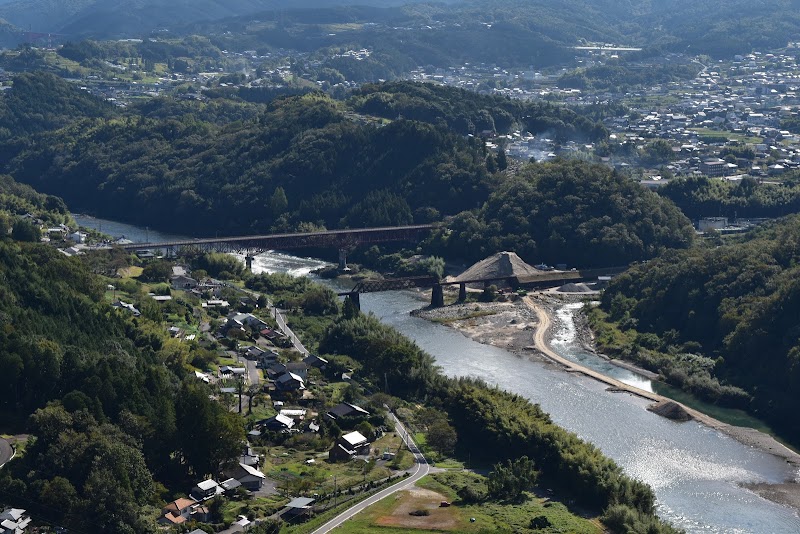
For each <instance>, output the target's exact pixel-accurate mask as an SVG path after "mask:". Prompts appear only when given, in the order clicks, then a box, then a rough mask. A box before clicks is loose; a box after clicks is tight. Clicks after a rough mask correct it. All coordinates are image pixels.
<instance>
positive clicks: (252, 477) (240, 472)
mask: <svg viewBox="0 0 800 534" xmlns="http://www.w3.org/2000/svg"><path fill="white" fill-rule="evenodd" d="M225 474H226V476H228V477H230V478H233V479H236V480H238V481H239V483H240V484H241V485H242V486H243V487H244V488H245V489H248V490H250V491H258V490H260V489H261V486H263V485H264V480H265V479H266V478H267V477H266V475H264V473H262V472H261V471H259V470H258V469H256V468H255V467H252V466H249V465H245V464H241V463H240V464H238V465H237V466H236V467H234V468H233V469H228V470H226V471H225Z"/></svg>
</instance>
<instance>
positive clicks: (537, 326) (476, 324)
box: [413, 293, 800, 510]
mask: <svg viewBox="0 0 800 534" xmlns="http://www.w3.org/2000/svg"><path fill="white" fill-rule="evenodd" d="M583 296H585V295H553V294H552V293H550V294H534V295H531V296H528V297H525V298H523V299H519V300H517V302H514V303H491V304H476V303H469V304H457V305H452V306H447V307H445V308H438V309H424V310H418V311H416V312H413V313H414V315H417V316H419V317H422V318H425V319H428V320H433V321H436V322H440V323H443V324H447V325H449V326H451V327H453V328H456V329H457V330H459V331H460V332H461V333H463V334H464V335H466V336H467V337H469V338H471V339H474V340H475V341H477V342H479V343H483V344H486V345H492V346H496V347H501V348H504V349H506V350H509V351H510V352H513V353H515V354H518V355H524V356H537V357H539V358H541V359H542V360H543V361H546V362H550V363H554V364H556V365H559V366H560V367H562V368H564V369H565V370H566V371H568V372H577V373H581V374H584V375H586V376H589V377H591V378H594V379H595V380H599V381H600V382H603V383H605V384H607V385H608V386H609V390H611V391H617V392H626V393H630V394H632V395H637V396H639V397H643V398H646V399H648V400H651V401H653V403H654V404H653V405H652V406H651V410H652V411H654V412H655V413H658V414H659V415H662V416H665V417H670V418H672V419H676V420H689V419H695V420H697V421H699V422H701V423H703V424H705V425H708V426H710V427H711V428H714V429H717V430H719V431H720V432H724V433H725V434H727V435H729V436H731V437H732V438H734V439H736V440H737V441H739V442H741V443H744V444H745V445H748V446H751V447H755V448H757V449H760V450H762V451H764V452H767V453H770V454H773V455H775V456H778V457H779V458H783V459H784V460H786V461H787V462H789V463H791V464H793V465H795V466H800V455H799V454H797V453H796V452H794V451H792V450H791V449H789V448H787V447H786V446H784V445H783V444H781V443H779V442H778V441H776V440H775V439H774V438H773V437H772V436H769V435H767V434H764V433H763V432H759V431H757V430H754V429H751V428H744V427H737V426H733V425H729V424H727V423H723V422H722V421H719V420H717V419H714V418H713V417H710V416H708V415H706V414H704V413H701V412H699V411H697V410H695V409H693V408H690V407H688V406H685V405H682V404H680V403H677V402H675V401H673V400H671V399H668V398H666V397H663V396H661V395H658V394H657V393H652V392H649V391H644V390H640V389H638V388H636V387H633V386H630V385H628V384H624V383H622V382H620V381H618V380H615V379H613V378H609V377H607V376H605V375H602V374H600V373H598V372H596V371H593V370H591V369H588V368H586V367H584V366H582V365H579V364H576V363H574V362H572V361H569V360H566V359H564V358H562V357H561V356H559V355H558V354H557V353H555V352H554V351H553V350H552V349H551V348H550V345H549V341H550V339H551V334H550V327H551V325H552V317H553V316H554V314H555V310H556V309H558V308H559V307H561V306H563V305H564V304H566V303H569V302H577V301H579V300H580V299H581V298H582V297H583ZM577 326H578V336H579V340H580V342H581V343H582V344H583V345H584V346H585V347H586V348H587V349H588V350H593V349H592V346H591V345H592V336H591V332H590V331H589V330H588V327H586V326H585V325H581V324H578V325H577ZM613 363H615V364H618V365H620V364H621V365H620V366H621V367H625V368H628V369H630V370H633V371H635V372H639V373H641V374H643V375H645V376H649V377H650V378H651V379H653V378H656V376H657V375H655V374H654V373H651V372H649V371H645V370H643V369H638V368H637V367H636V366H634V365H632V364H626V363H625V362H617V361H613ZM745 487H746V488H748V489H750V490H751V491H754V492H756V493H758V494H759V495H761V496H762V497H764V498H766V499H769V500H771V501H774V502H777V503H780V504H783V505H785V506H790V507H793V508H795V509H797V510H800V484H799V483H798V481H797V480H792V481H786V483H785V484H765V483H753V484H746V485H745Z"/></svg>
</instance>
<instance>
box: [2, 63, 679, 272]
mask: <svg viewBox="0 0 800 534" xmlns="http://www.w3.org/2000/svg"><path fill="white" fill-rule="evenodd" d="M45 81H49V78H46V79H45ZM384 89H385V90H384ZM367 102H372V103H371V104H369V103H367ZM379 103H380V106H383V107H380V106H379V105H378V104H379ZM348 104H349V106H352V107H348V105H345V104H342V103H341V102H337V101H334V100H331V99H329V98H327V97H324V96H322V95H319V94H308V95H305V96H296V97H289V98H284V99H278V100H275V101H273V102H271V103H269V104H267V105H256V104H236V103H235V102H234V101H231V100H226V99H218V100H214V101H212V102H211V103H208V104H203V103H181V104H175V103H171V101H169V100H159V101H153V102H151V103H148V104H145V105H142V106H140V107H134V108H132V109H130V110H128V111H126V112H124V113H122V114H119V113H117V114H115V115H114V116H112V117H111V118H108V119H104V118H99V119H90V118H84V119H81V120H79V121H77V122H75V123H73V124H72V125H70V126H67V127H65V128H63V129H59V130H52V131H49V132H42V133H40V134H37V135H34V136H31V137H29V138H27V139H26V140H25V141H15V142H9V143H6V144H5V145H2V144H0V150H3V151H4V152H5V153H6V154H7V155H8V159H9V162H8V164H7V170H8V171H9V172H10V174H12V175H13V176H14V177H15V178H16V179H17V180H20V181H22V182H25V183H29V184H32V185H34V186H35V187H37V188H38V189H40V190H43V191H46V192H48V193H50V194H55V195H59V196H62V197H63V198H65V199H66V200H67V202H69V203H70V205H71V206H72V207H73V209H79V210H85V211H90V212H93V213H96V214H98V215H101V216H102V215H104V216H107V217H111V218H115V219H123V220H128V221H131V222H137V223H139V224H142V225H148V226H151V227H161V228H169V229H170V230H171V231H179V232H183V233H186V234H190V235H214V234H246V233H253V232H267V231H281V230H291V229H298V228H315V227H321V226H324V227H326V228H336V227H343V226H347V227H369V226H380V225H400V224H409V223H412V222H418V223H422V222H431V221H438V220H441V219H442V218H443V217H446V216H451V215H456V214H459V213H460V212H464V213H462V214H461V215H459V216H458V217H456V219H455V221H454V222H453V224H452V228H453V229H454V233H453V234H452V235H449V236H448V237H447V239H444V238H442V241H441V242H440V243H439V244H438V246H441V247H442V252H446V253H448V254H451V255H454V256H457V257H462V258H468V259H478V258H481V257H483V256H485V255H487V254H491V253H492V252H495V251H497V250H502V249H505V248H508V247H511V248H516V249H517V250H518V251H520V253H521V254H524V255H526V257H529V258H538V259H542V260H545V261H552V262H561V261H565V262H569V263H573V264H577V265H587V264H593V265H598V264H599V265H608V264H609V262H614V263H625V262H627V261H632V260H638V259H644V258H649V257H652V256H653V255H655V254H657V253H658V252H659V251H660V250H662V249H663V248H665V247H684V246H687V245H688V244H689V242H690V239H691V232H688V231H687V228H688V221H687V220H686V219H685V218H683V216H682V215H680V213H679V212H678V211H677V210H676V209H675V208H674V207H672V206H671V204H669V203H668V202H666V201H665V200H663V199H661V198H659V197H658V196H656V195H654V194H652V193H649V192H647V191H646V190H644V189H643V188H641V187H639V186H638V185H636V184H634V183H631V182H629V181H627V180H626V179H624V178H623V177H621V176H619V175H617V174H614V173H612V172H611V171H610V170H608V169H607V168H604V167H600V166H590V165H584V164H578V163H569V162H566V161H559V162H556V163H552V164H547V165H533V166H530V167H529V168H528V169H527V170H525V171H524V172H523V173H522V174H521V175H520V176H517V177H515V176H507V175H505V174H498V173H493V171H494V170H495V169H496V168H497V167H498V165H499V163H498V158H497V157H496V156H495V155H494V154H492V153H491V152H488V151H487V149H486V147H485V145H484V143H483V141H482V140H480V139H478V138H472V137H465V136H464V135H463V133H464V132H460V133H456V132H454V131H453V129H455V130H456V131H458V130H459V129H463V128H466V127H469V128H471V129H477V128H479V127H480V128H484V127H485V128H488V129H491V128H501V129H508V128H509V127H510V126H511V124H518V123H521V124H522V125H524V126H525V127H527V128H529V129H531V130H533V131H534V132H535V133H539V132H541V131H548V130H549V131H553V130H555V131H557V132H559V134H560V135H562V136H564V138H565V139H566V138H567V136H568V135H570V134H571V135H575V136H576V137H584V138H586V137H591V138H594V137H596V136H598V135H605V130H604V129H603V128H602V127H598V126H595V125H594V123H592V122H590V121H588V120H587V119H585V118H584V117H582V116H579V115H577V114H575V113H574V112H572V111H569V110H566V109H563V108H559V107H555V106H549V105H538V104H537V105H533V104H526V105H523V104H519V103H517V102H515V101H512V100H508V99H504V98H494V97H481V96H478V95H474V94H473V93H470V92H467V91H463V90H457V89H449V88H440V87H431V86H427V85H420V84H409V83H402V84H387V85H385V86H379V85H375V86H369V87H368V88H366V89H365V90H364V91H362V92H361V93H359V94H358V95H357V96H355V97H354V98H353V99H352V100H351V101H350V102H349V103H348ZM353 108H354V109H353ZM88 109H89V111H90V112H94V111H95V110H94V108H93V107H91V106H89V108H88ZM358 110H362V111H368V112H370V113H377V114H379V115H384V116H390V115H393V114H394V113H395V112H399V114H400V115H404V114H407V115H410V116H412V117H415V118H419V119H422V120H425V121H428V122H420V121H419V120H405V119H400V120H391V121H388V120H384V121H382V122H381V121H375V120H374V119H373V118H370V117H369V116H367V117H365V116H363V115H361V114H358V113H356V111H358ZM73 111H75V113H74V114H75V115H76V116H77V117H80V116H81V114H80V112H79V111H77V110H70V111H69V113H72V112H73ZM17 113H19V114H24V113H26V111H25V107H24V106H20V107H19V108H18V109H17ZM227 113H234V116H235V117H236V118H237V120H236V121H227V120H225V119H224V118H225V116H226V114H227ZM204 116H205V117H206V119H207V120H198V119H200V118H201V117H204ZM240 119H244V120H240ZM470 124H471V126H467V125H470ZM490 168H491V169H492V171H491V172H490ZM490 194H491V196H490ZM487 198H489V201H488V202H486V204H485V205H484V202H485V201H486V199H487ZM480 206H483V207H482V208H480V210H479V213H477V214H475V213H472V212H470V211H466V212H465V210H473V209H475V208H476V207H480ZM512 206H513V211H512V210H511V209H509V208H510V207H512ZM565 244H568V245H574V246H572V248H571V249H569V250H571V251H572V252H570V251H564V245H565ZM498 247H499V248H498Z"/></svg>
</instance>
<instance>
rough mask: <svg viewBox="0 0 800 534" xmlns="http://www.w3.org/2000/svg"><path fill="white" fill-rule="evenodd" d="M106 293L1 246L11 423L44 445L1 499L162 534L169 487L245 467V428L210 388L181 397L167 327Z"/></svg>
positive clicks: (67, 261) (0, 346) (50, 513)
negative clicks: (158, 510)
mask: <svg viewBox="0 0 800 534" xmlns="http://www.w3.org/2000/svg"><path fill="white" fill-rule="evenodd" d="M104 291H105V284H104V282H103V281H102V280H101V279H100V278H99V277H97V276H96V275H93V274H92V273H90V272H89V271H88V269H87V268H86V267H85V266H84V265H83V264H82V263H81V261H80V260H79V259H77V258H74V257H73V258H68V257H66V256H64V255H63V254H61V253H60V252H58V251H57V250H56V249H54V248H51V247H49V246H46V245H42V244H33V243H22V242H16V241H12V240H11V239H10V238H8V237H3V236H0V324H2V327H0V369H2V370H3V372H2V373H1V374H0V414H2V416H3V418H4V420H5V421H6V423H7V424H8V425H13V426H14V427H16V428H17V429H19V430H22V429H23V427H24V426H25V419H26V418H27V416H29V415H30V416H31V417H30V419H29V421H28V424H27V427H28V428H27V430H28V431H29V432H31V433H32V434H33V435H34V436H35V438H32V439H31V441H30V445H29V447H28V449H27V451H26V453H25V455H24V456H22V457H21V458H18V459H15V460H14V461H12V462H11V463H9V464H8V466H6V467H4V469H3V470H1V471H0V495H1V496H2V498H3V500H4V501H6V502H10V503H15V504H18V505H21V506H23V507H24V508H26V509H30V510H31V511H32V512H34V513H35V514H36V515H37V516H40V517H44V518H48V519H49V520H53V521H58V522H59V523H61V524H65V525H71V526H74V527H75V528H76V529H78V530H81V531H87V532H89V531H97V532H119V533H145V532H155V525H154V524H153V523H152V520H151V518H152V517H153V515H154V514H152V513H151V510H150V509H149V508H148V507H149V506H159V504H160V499H161V497H160V493H159V489H158V488H162V489H163V486H162V485H161V484H166V485H168V486H170V485H172V484H174V483H175V482H176V481H181V482H183V480H184V477H185V476H186V475H187V474H188V473H190V472H191V473H194V474H205V473H211V472H214V471H215V470H216V469H218V467H219V465H220V464H221V463H223V462H226V461H230V460H231V459H233V458H235V456H236V455H237V454H238V453H239V452H240V445H241V442H242V440H243V437H244V428H243V425H242V423H241V421H240V420H239V419H238V418H237V417H236V416H235V415H234V414H230V413H228V412H227V411H226V410H225V409H224V408H223V407H221V406H220V405H218V404H217V403H213V402H212V401H210V400H209V398H208V396H209V393H210V390H208V389H206V386H204V385H202V384H194V383H192V384H187V385H184V386H183V388H182V389H180V390H179V385H180V382H181V378H182V377H183V376H184V375H185V374H186V369H185V368H184V367H183V362H182V360H180V359H175V358H172V357H171V351H172V345H171V344H170V342H169V341H168V340H167V339H166V335H165V333H164V330H163V328H162V327H161V324H160V323H159V324H153V323H150V321H149V320H147V319H144V318H139V319H135V320H134V319H132V318H131V316H130V315H127V314H124V313H122V312H116V311H114V310H113V309H112V308H111V307H110V306H109V305H108V304H107V303H106V302H104V300H103V296H104ZM159 315H160V314H159ZM178 427H180V428H181V429H182V431H181V432H177V431H176V430H177V428H178ZM190 430H191V432H190ZM190 438H191V439H190ZM201 445H203V446H205V447H207V448H209V450H200V451H198V450H197V449H198V447H199V446H201ZM159 482H160V483H161V484H159Z"/></svg>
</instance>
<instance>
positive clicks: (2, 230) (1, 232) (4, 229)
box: [0, 211, 12, 239]
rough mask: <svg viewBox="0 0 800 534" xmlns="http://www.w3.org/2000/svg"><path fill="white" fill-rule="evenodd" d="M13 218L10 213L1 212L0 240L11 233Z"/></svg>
mask: <svg viewBox="0 0 800 534" xmlns="http://www.w3.org/2000/svg"><path fill="white" fill-rule="evenodd" d="M11 228H12V225H11V218H10V217H9V216H8V213H6V212H4V211H0V239H2V238H4V237H6V236H7V235H8V233H9V232H10V231H11Z"/></svg>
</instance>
